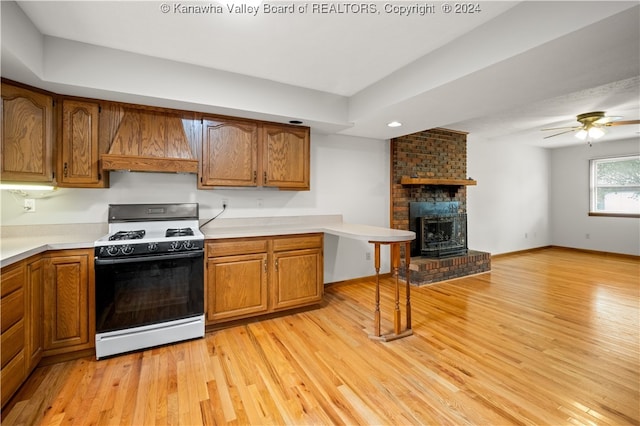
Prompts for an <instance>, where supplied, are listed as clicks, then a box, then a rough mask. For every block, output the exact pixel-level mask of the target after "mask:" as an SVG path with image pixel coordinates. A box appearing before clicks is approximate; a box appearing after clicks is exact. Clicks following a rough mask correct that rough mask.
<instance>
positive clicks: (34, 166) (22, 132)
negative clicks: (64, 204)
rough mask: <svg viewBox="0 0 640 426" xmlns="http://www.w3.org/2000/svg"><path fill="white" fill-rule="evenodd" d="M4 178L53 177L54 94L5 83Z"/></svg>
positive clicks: (44, 179) (47, 179)
mask: <svg viewBox="0 0 640 426" xmlns="http://www.w3.org/2000/svg"><path fill="white" fill-rule="evenodd" d="M1 108H2V131H1V132H0V135H1V138H2V139H1V140H0V147H1V150H2V152H1V155H0V157H2V171H1V173H2V180H3V181H24V182H52V181H53V165H52V163H53V98H52V97H51V96H48V95H45V94H43V93H40V92H35V91H31V90H28V89H24V88H21V87H15V86H12V85H9V84H5V83H3V84H2V106H1Z"/></svg>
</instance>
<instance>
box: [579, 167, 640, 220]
mask: <svg viewBox="0 0 640 426" xmlns="http://www.w3.org/2000/svg"><path fill="white" fill-rule="evenodd" d="M590 174H591V207H590V209H589V215H591V216H630V217H640V155H630V156H625V157H615V158H600V159H595V160H591V173H590Z"/></svg>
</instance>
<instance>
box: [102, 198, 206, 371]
mask: <svg viewBox="0 0 640 426" xmlns="http://www.w3.org/2000/svg"><path fill="white" fill-rule="evenodd" d="M198 224H199V221H198V204H196V203H182V204H112V205H109V234H108V235H105V236H104V237H102V238H100V239H98V240H97V241H96V242H95V271H96V357H97V358H98V359H99V358H101V357H104V356H109V355H114V354H118V353H123V352H129V351H133V350H138V349H143V348H148V347H152V346H157V345H162V344H166V343H171V342H177V341H180V340H186V339H192V338H197V337H202V336H204V278H203V273H204V235H203V234H202V232H200V230H199V227H198Z"/></svg>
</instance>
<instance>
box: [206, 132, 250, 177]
mask: <svg viewBox="0 0 640 426" xmlns="http://www.w3.org/2000/svg"><path fill="white" fill-rule="evenodd" d="M202 133H203V134H202V167H201V169H202V175H201V179H200V186H202V187H207V186H256V185H257V183H258V125H257V124H256V123H252V122H248V121H247V122H245V121H232V120H224V121H223V120H214V119H207V120H203V123H202Z"/></svg>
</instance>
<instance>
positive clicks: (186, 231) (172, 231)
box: [165, 228, 193, 237]
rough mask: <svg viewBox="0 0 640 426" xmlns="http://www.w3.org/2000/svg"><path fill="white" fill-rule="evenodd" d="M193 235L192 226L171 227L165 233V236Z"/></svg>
mask: <svg viewBox="0 0 640 426" xmlns="http://www.w3.org/2000/svg"><path fill="white" fill-rule="evenodd" d="M192 235H193V229H191V228H169V229H167V232H166V233H165V237H190V236H192Z"/></svg>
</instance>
